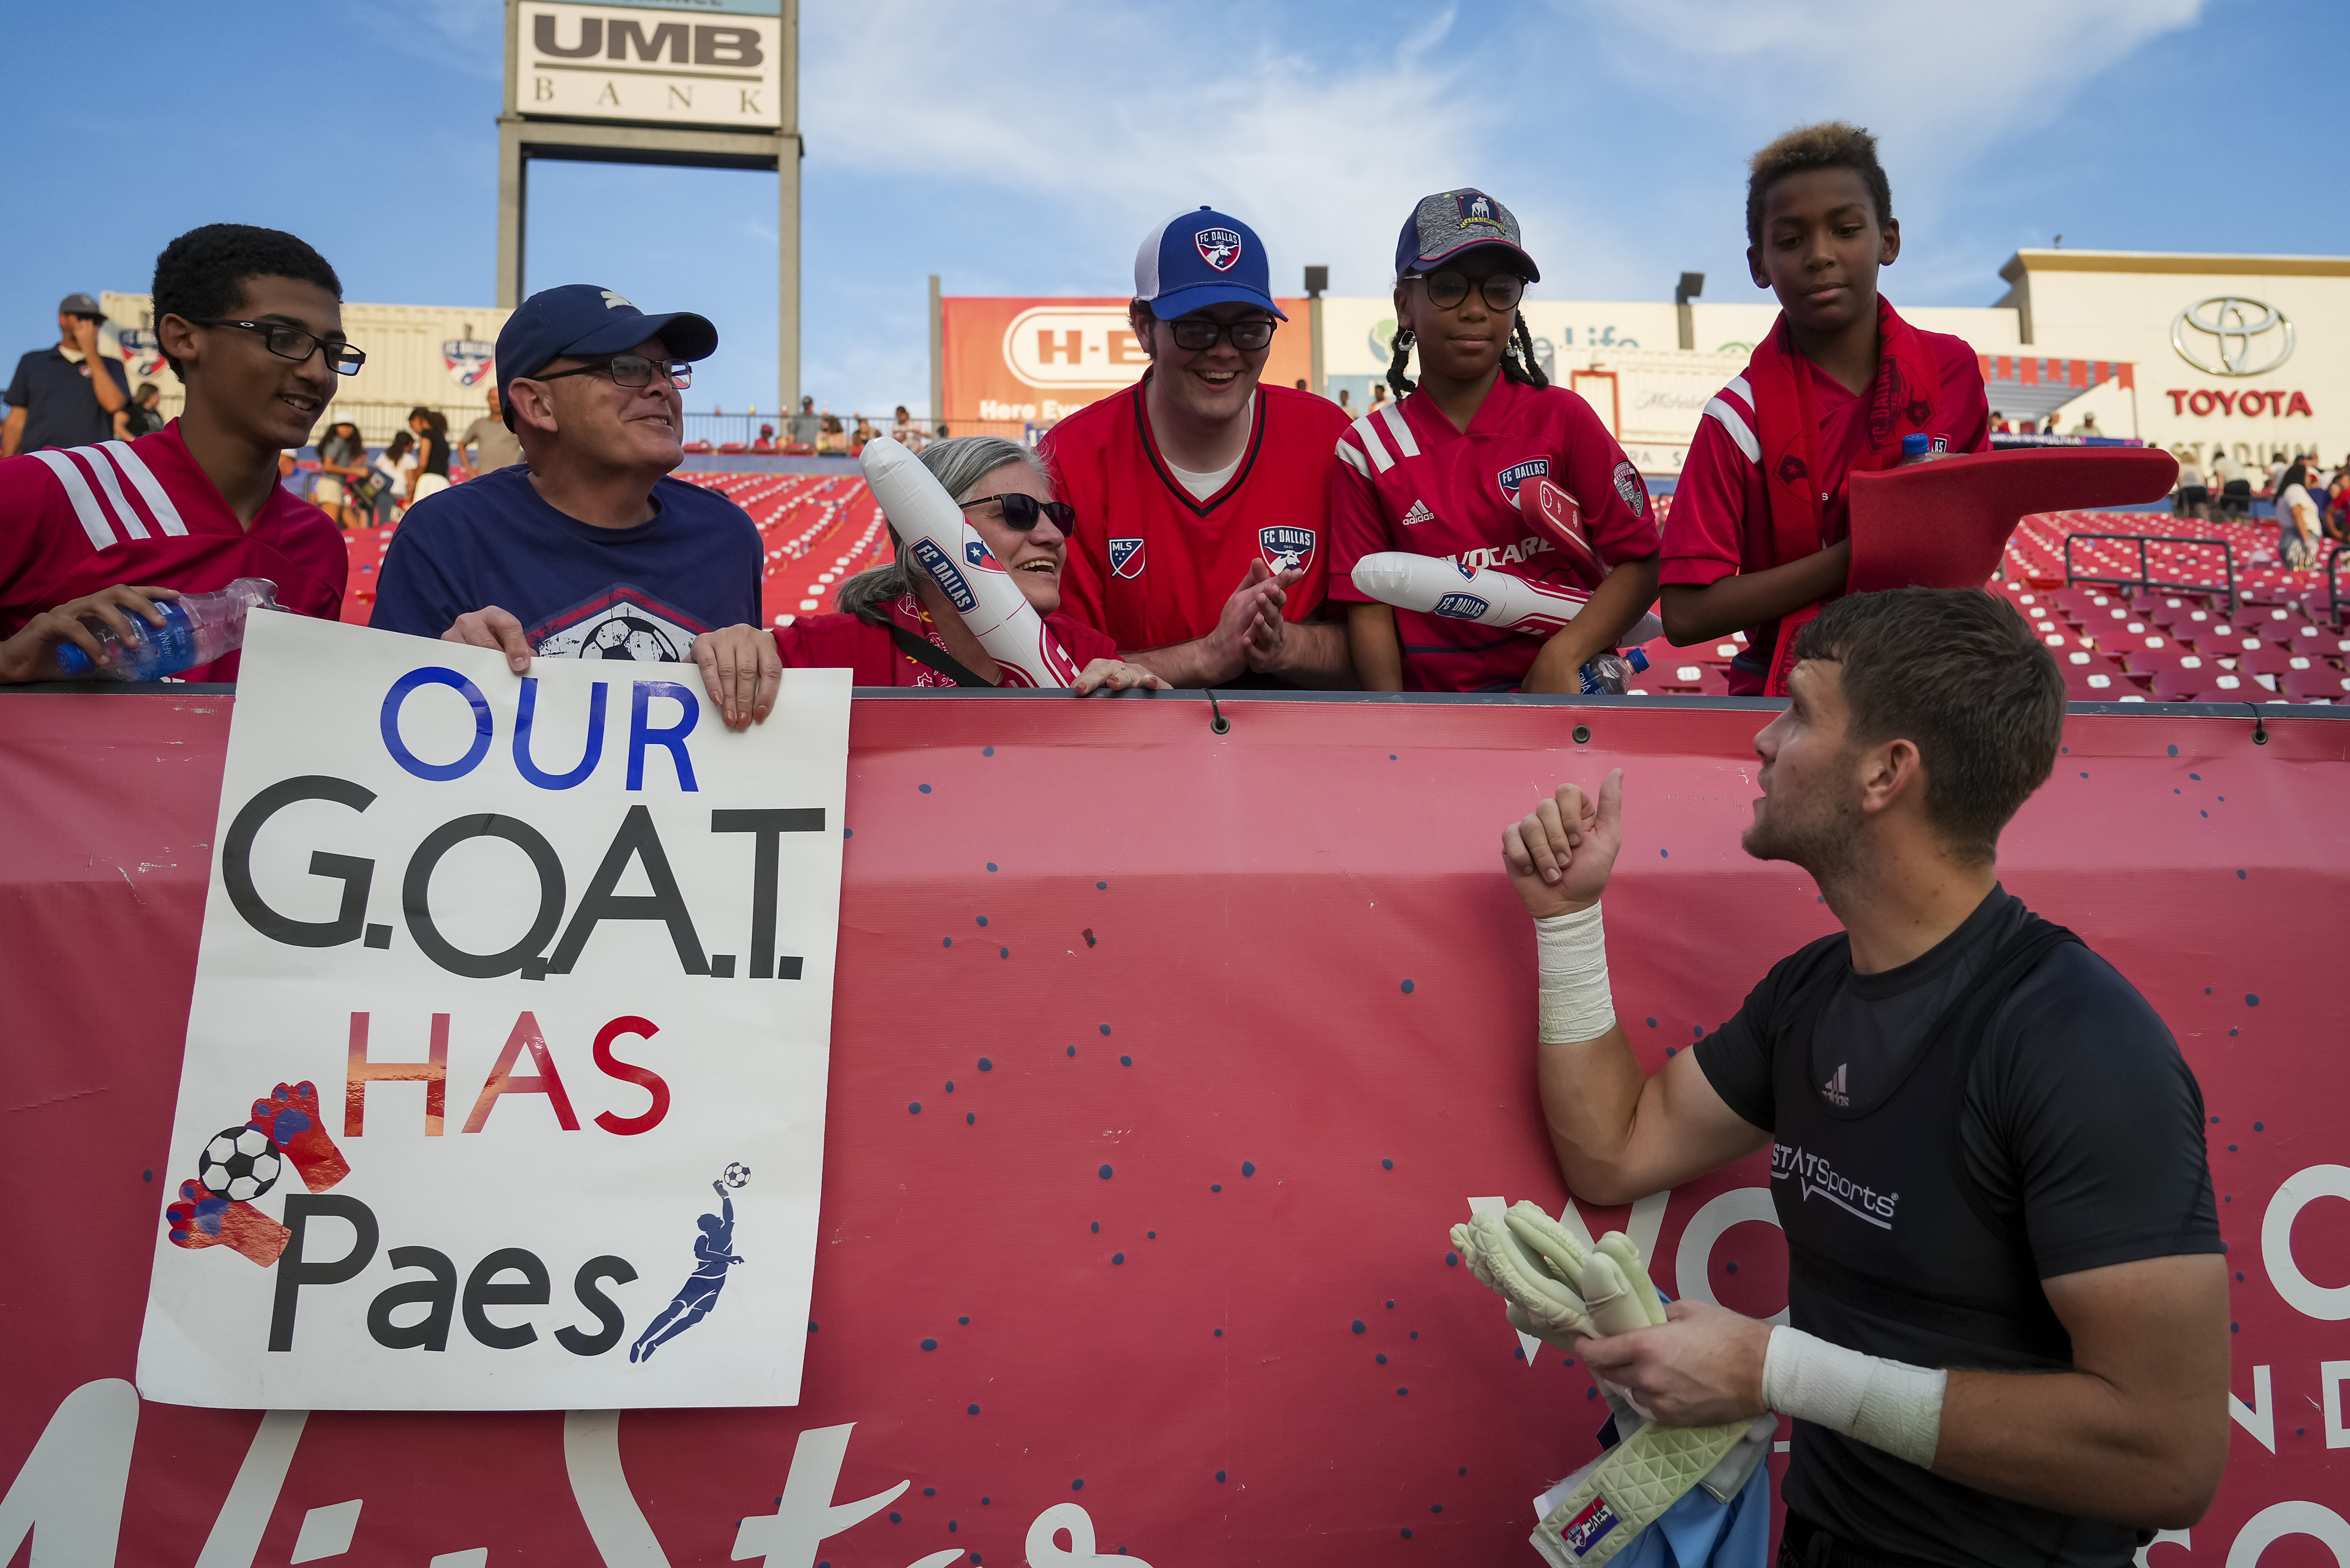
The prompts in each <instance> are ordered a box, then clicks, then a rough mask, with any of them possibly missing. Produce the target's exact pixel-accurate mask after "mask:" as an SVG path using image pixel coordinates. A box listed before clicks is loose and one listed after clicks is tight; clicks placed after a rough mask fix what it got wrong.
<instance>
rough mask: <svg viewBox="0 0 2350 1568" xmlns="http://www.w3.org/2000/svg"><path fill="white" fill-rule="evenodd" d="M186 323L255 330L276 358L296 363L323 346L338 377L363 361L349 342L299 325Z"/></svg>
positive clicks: (352, 372)
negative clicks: (319, 334)
mask: <svg viewBox="0 0 2350 1568" xmlns="http://www.w3.org/2000/svg"><path fill="white" fill-rule="evenodd" d="M189 325H190V326H192V327H235V328H237V329H238V330H239V331H242V332H257V333H259V334H261V340H262V343H263V345H264V346H265V348H268V350H269V351H270V352H271V353H272V354H275V355H276V356H277V357H278V358H280V359H291V360H293V361H294V362H295V363H296V364H297V365H298V364H301V363H303V362H304V361H305V360H307V359H308V358H310V356H311V355H313V354H316V353H317V352H318V350H319V349H321V348H323V349H325V350H326V351H327V364H328V368H330V369H332V370H333V371H334V372H335V374H336V375H338V376H356V375H358V374H359V367H360V366H362V365H364V364H366V363H367V353H366V351H365V350H364V349H359V348H352V347H351V346H350V345H349V344H348V343H345V342H341V341H338V339H335V338H332V337H319V336H318V335H317V333H315V332H305V331H303V330H302V329H301V328H300V327H294V326H289V325H288V324H286V322H283V321H198V320H191V321H190V322H189Z"/></svg>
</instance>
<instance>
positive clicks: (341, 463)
mask: <svg viewBox="0 0 2350 1568" xmlns="http://www.w3.org/2000/svg"><path fill="white" fill-rule="evenodd" d="M367 472H369V470H368V460H367V442H366V441H362V440H361V439H359V426H357V425H355V424H353V423H351V422H350V421H348V420H342V421H338V422H337V423H335V424H334V425H333V426H331V427H329V428H328V431H327V433H326V434H325V435H323V436H321V437H319V438H318V478H317V483H314V484H312V485H311V486H310V504H312V505H314V506H316V507H317V508H318V509H319V510H321V511H323V512H324V513H326V514H327V515H328V516H329V517H332V518H333V519H334V520H335V525H336V526H337V527H338V528H343V529H346V530H348V528H349V527H350V526H351V524H354V523H357V522H359V521H361V520H362V519H363V518H364V517H365V515H366V514H365V513H364V512H363V511H362V510H361V509H360V507H359V505H358V504H357V502H356V500H355V498H354V497H353V495H352V494H351V485H352V482H353V481H355V480H358V479H359V478H361V477H363V476H364V475H365V474H366V473H367Z"/></svg>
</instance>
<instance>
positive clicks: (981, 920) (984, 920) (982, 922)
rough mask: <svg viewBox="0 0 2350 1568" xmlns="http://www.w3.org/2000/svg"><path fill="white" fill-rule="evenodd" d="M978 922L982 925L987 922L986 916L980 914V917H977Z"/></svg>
mask: <svg viewBox="0 0 2350 1568" xmlns="http://www.w3.org/2000/svg"><path fill="white" fill-rule="evenodd" d="M979 923H980V924H981V925H983V926H984V925H985V924H987V917H986V916H985V915H982V916H980V917H979Z"/></svg>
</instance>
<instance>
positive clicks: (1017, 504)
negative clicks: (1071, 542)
mask: <svg viewBox="0 0 2350 1568" xmlns="http://www.w3.org/2000/svg"><path fill="white" fill-rule="evenodd" d="M991 501H993V502H995V503H997V504H1000V505H1001V506H1002V507H1003V522H1004V525H1005V526H1006V527H1010V528H1016V529H1018V530H1019V531H1020V532H1021V533H1023V534H1025V533H1026V532H1028V530H1029V529H1031V528H1034V527H1035V526H1036V519H1037V518H1039V517H1050V518H1051V519H1052V520H1053V526H1054V527H1055V528H1058V529H1059V530H1060V531H1061V537H1063V538H1065V539H1074V538H1076V536H1077V509H1076V507H1074V506H1072V505H1070V504H1068V503H1067V502H1066V501H1039V500H1037V499H1036V498H1035V496H1033V495H1031V494H1029V493H1027V492H1026V491H1024V490H1007V491H1005V492H1004V493H1003V494H1001V495H974V496H972V498H971V499H970V500H969V501H958V502H956V503H955V504H956V505H958V506H965V507H969V506H984V505H986V504H988V503H989V502H991Z"/></svg>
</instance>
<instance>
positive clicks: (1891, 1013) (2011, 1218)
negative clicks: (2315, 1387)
mask: <svg viewBox="0 0 2350 1568" xmlns="http://www.w3.org/2000/svg"><path fill="white" fill-rule="evenodd" d="M2059 939H2061V940H2059ZM2052 944H2053V945H2052ZM2019 976H2020V978H2018V977H2019ZM1696 1050H1697V1056H1698V1064H1699V1065H1700V1067H1701V1068H1703V1069H1704V1072H1705V1075H1706V1077H1707V1078H1708V1079H1709V1080H1710V1081H1711V1083H1712V1085H1713V1086H1714V1089H1715V1091H1716V1092H1717V1093H1719V1094H1720V1095H1721V1097H1722V1099H1723V1101H1724V1102H1726V1103H1727V1104H1728V1105H1729V1106H1730V1108H1731V1110H1733V1111H1735V1112H1736V1113H1737V1114H1738V1115H1739V1116H1742V1117H1743V1118H1744V1119H1745V1120H1747V1121H1749V1122H1751V1123H1752V1124H1753V1125H1754V1126H1756V1127H1762V1128H1764V1129H1765V1130H1767V1131H1769V1132H1771V1133H1772V1134H1773V1150H1772V1168H1771V1189H1772V1197H1773V1202H1774V1204H1775V1206H1776V1209H1777V1211H1778V1215H1779V1220H1780V1223H1781V1226H1782V1228H1783V1230H1784V1231H1786V1233H1787V1241H1788V1252H1789V1270H1788V1275H1789V1278H1788V1304H1789V1307H1790V1311H1791V1314H1792V1319H1793V1322H1794V1326H1795V1327H1797V1328H1799V1329H1802V1330H1804V1332H1805V1333H1808V1334H1817V1335H1819V1336H1820V1337H1821V1338H1823V1339H1825V1340H1827V1341H1829V1342H1830V1343H1832V1344H1836V1345H1848V1346H1850V1347H1851V1348H1853V1349H1856V1350H1860V1351H1864V1352H1866V1353H1867V1354H1869V1355H1883V1356H1887V1357H1889V1358H1891V1359H1893V1360H1896V1361H1904V1362H1908V1363H1910V1364H1912V1365H1914V1366H1936V1367H1978V1368H1988V1369H1993V1370H2007V1371H2020V1372H2021V1371H2046V1370H2054V1369H2060V1368H2064V1367H2068V1366H2070V1365H2071V1342H2070V1340H2069V1338H2068V1337H2067V1336H2066V1334H2065V1333H2064V1325H2063V1324H2061V1323H2059V1322H2058V1321H2057V1319H2056V1316H2055V1314H2054V1312H2053V1311H2052V1310H2051V1309H2050V1308H2049V1306H2048V1303H2047V1298H2046V1295H2045V1293H2043V1291H2042V1290H2041V1288H2040V1283H2039V1282H2041V1281H2042V1280H2044V1279H2050V1278H2053V1277H2054V1276H2056V1275H2059V1274H2069V1273H2074V1272H2080V1271H2082V1270H2085V1269H2095V1268H2102V1267H2105V1266H2106V1265H2109V1264H2114V1263H2126V1262H2137V1261H2139V1260H2142V1259H2147V1258H2159V1257H2168V1256H2171V1255H2173V1254H2178V1253H2197V1252H2217V1251H2221V1250H2222V1249H2221V1245H2220V1222H2219V1212H2218V1209H2217V1206H2216V1204H2215V1203H2214V1201H2213V1199H2212V1191H2211V1176H2210V1166H2209V1164H2208V1162H2207V1159H2206V1158H2205V1153H2204V1133H2203V1096H2202V1092H2201V1091H2200V1090H2199V1088H2198V1087H2197V1086H2196V1083H2195V1078H2194V1075H2193V1074H2192V1073H2190V1072H2189V1070H2188V1067H2187V1064H2186V1061H2185V1059H2184V1058H2183V1057H2181V1056H2180V1054H2179V1052H2178V1044H2177V1042H2176V1041H2174V1040H2173V1039H2172V1038H2171V1035H2170V1032H2169V1030H2168V1028H2166V1027H2165V1026H2164V1024H2163V1022H2162V1020H2161V1018H2160V1017H2158V1015H2157V1014H2156V1012H2155V1011H2154V1009H2153V1008H2152V1007H2151V1006H2149V1005H2148V1004H2147V1001H2146V999H2145V998H2144V997H2142V996H2140V995H2139V994H2138V992H2137V988H2136V987H2134V986H2132V985H2131V984H2130V983H2129V981H2126V980H2124V979H2123V978H2122V977H2121V976H2120V974H2118V973H2117V972H2116V971H2115V970H2114V968H2113V967H2112V966H2111V965H2110V964H2108V963H2106V961H2104V960H2103V959H2100V958H2098V957H2097V956H2096V954H2095V953H2093V952H2091V951H2090V950H2088V949H2087V948H2086V947H2085V946H2084V945H2082V944H2081V943H2080V942H2079V941H2078V940H2073V939H2071V938H2069V936H2067V935H2066V934H2065V933H2063V932H2061V931H2058V930H2056V929H2054V928H2052V927H2049V926H2047V925H2046V924H2045V922H2043V921H2040V920H2038V919H2035V918H2034V917H2033V915H2032V914H2031V912H2030V911H2029V910H2027V909H2025V908H2024V907H2023V903H2022V900H2021V899H2019V898H2012V897H2011V896H2010V895H2009V894H2007V893H2006V892H2005V891H2004V890H2002V889H2000V888H1993V889H1992V890H1991V895H1990V896H1989V897H1988V898H1985V899H1984V900H1983V902H1982V905H1981V907H1980V908H1979V909H1976V910H1975V912H1974V913H1973V914H1972V915H1970V916H1969V917H1968V918H1967V919H1966V922H1965V923H1964V924H1963V925H1961V926H1960V928H1959V929H1957V930H1956V931H1953V932H1952V933H1951V934H1950V936H1949V937H1947V938H1945V939H1944V940H1942V941H1941V942H1940V943H1939V944H1938V945H1937V946H1936V947H1934V948H1933V949H1932V950H1929V951H1928V952H1927V953H1925V954H1924V955H1922V956H1921V957H1919V958H1918V959H1916V960H1915V961H1912V962H1909V963H1908V964H1904V965H1903V966H1901V967H1900V968H1898V969H1895V970H1889V971H1886V972H1884V973H1881V974H1869V975H1864V974H1857V973H1856V972H1854V971H1853V968H1852V961H1851V945H1850V940H1849V939H1848V938H1847V937H1846V936H1844V935H1843V934H1841V933H1839V934H1837V935H1835V936H1834V937H1829V938H1825V939H1823V940H1820V941H1817V942H1814V943H1813V944H1811V945H1810V946H1809V947H1806V948H1804V950H1802V951H1800V952H1797V953H1795V954H1794V956H1792V957H1790V958H1788V959H1786V960H1784V961H1782V962H1781V963H1779V964H1778V965H1777V966H1776V967H1775V968H1773V970H1772V971H1771V972H1770V974H1769V975H1768V976H1766V977H1765V978H1764V979H1763V983H1762V984H1760V985H1758V986H1756V987H1755V988H1754V990H1753V992H1752V993H1751V994H1750V995H1749V996H1748V997H1747V999H1746V1002H1745V1004H1744V1005H1743V1006H1742V1008H1740V1010H1739V1012H1738V1013H1737V1015H1736V1016H1735V1017H1733V1018H1731V1020H1730V1022H1729V1023H1725V1024H1723V1025H1722V1026H1721V1029H1720V1030H1718V1031H1717V1032H1715V1033H1712V1034H1711V1035H1709V1036H1707V1037H1706V1038H1705V1039H1704V1040H1702V1041H1700V1042H1699V1043H1698V1045H1697V1047H1696ZM1786 1498H1787V1505H1788V1507H1789V1508H1791V1509H1792V1510H1794V1511H1796V1512H1798V1513H1801V1514H1803V1515H1804V1516H1805V1517H1806V1518H1808V1519H1810V1520H1811V1521H1814V1523H1816V1524H1818V1525H1821V1526H1823V1527H1825V1529H1826V1530H1828V1531H1829V1532H1831V1533H1833V1534H1835V1536H1837V1537H1839V1538H1840V1539H1842V1540H1844V1541H1846V1542H1850V1543H1852V1544H1854V1545H1856V1546H1861V1547H1864V1548H1869V1549H1874V1550H1876V1551H1878V1552H1889V1553H1896V1554H1898V1555H1900V1556H1905V1557H1912V1558H1917V1559H1919V1560H1922V1561H1924V1562H1928V1563H1947V1564H1951V1565H1952V1568H1973V1565H1975V1564H1988V1563H2018V1562H2033V1563H2065V1564H2092V1563H2095V1564H2118V1563H2127V1562H2129V1561H2130V1559H2131V1557H2132V1555H2133V1553H2134V1552H2135V1550H2136V1547H2137V1538H2136V1535H2135V1532H2132V1531H2130V1530H2128V1529H2126V1528H2125V1527H2123V1526H2121V1525H2118V1524H2114V1523H2110V1522H2106V1521H2099V1520H2093V1519H2085V1518H2070V1517H2067V1516H2065V1515H2063V1514H2058V1513H2054V1512H2051V1511H2047V1510H2045V1509H2040V1508H2034V1507H2033V1506H2031V1505H2029V1504H2025V1503H2020V1502H2011V1501H2005V1500H2003V1499H1999V1498H1993V1497H1991V1496H1988V1495H1986V1494H1985V1493H1982V1492H1979V1491H1976V1490H1972V1489H1971V1488H1968V1487H1963V1486H1960V1485H1959V1484H1957V1483H1955V1482H1952V1481H1949V1480H1943V1479H1941V1478H1940V1477H1938V1476H1935V1475H1933V1474H1932V1473H1930V1472H1929V1471H1927V1470H1923V1469H1918V1467H1916V1466H1914V1465H1910V1464H1906V1463H1904V1462H1903V1461H1901V1460H1899V1459H1895V1458H1893V1457H1892V1456H1891V1455H1889V1454H1887V1453H1884V1452H1882V1451H1881V1450H1878V1449H1872V1448H1869V1447H1867V1446H1866V1445H1865V1444H1861V1443H1856V1442H1854V1441H1852V1440H1851V1439H1850V1438H1844V1437H1840V1436H1838V1435H1837V1434H1835V1433H1834V1432H1830V1431H1826V1430H1825V1429H1824V1428H1818V1427H1815V1426H1814V1425H1813V1424H1812V1423H1810V1422H1806V1421H1799V1422H1797V1423H1796V1425H1795V1439H1794V1462H1793V1464H1792V1466H1791V1468H1790V1469H1789V1470H1788V1474H1787V1486H1786Z"/></svg>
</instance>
